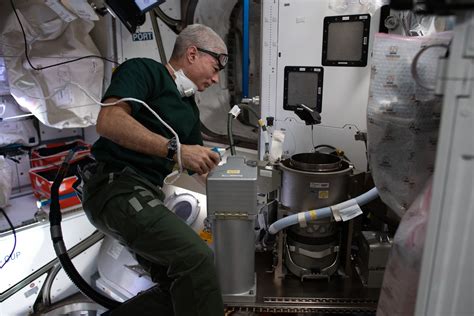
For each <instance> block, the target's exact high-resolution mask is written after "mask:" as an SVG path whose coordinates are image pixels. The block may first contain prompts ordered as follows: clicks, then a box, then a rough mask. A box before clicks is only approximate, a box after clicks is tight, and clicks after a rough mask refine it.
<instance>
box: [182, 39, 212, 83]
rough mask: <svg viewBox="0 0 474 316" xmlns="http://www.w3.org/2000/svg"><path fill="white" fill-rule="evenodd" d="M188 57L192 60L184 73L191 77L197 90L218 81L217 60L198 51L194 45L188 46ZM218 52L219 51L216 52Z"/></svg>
mask: <svg viewBox="0 0 474 316" xmlns="http://www.w3.org/2000/svg"><path fill="white" fill-rule="evenodd" d="M188 53H189V55H188V56H191V57H188V58H191V59H190V60H192V62H191V64H190V65H189V67H188V69H187V71H186V75H187V76H188V77H189V79H191V80H192V81H193V82H194V83H195V84H196V86H197V87H198V91H204V90H205V89H207V88H209V87H210V86H211V85H213V84H214V83H217V82H219V71H220V68H219V62H218V60H217V59H216V58H215V57H213V56H211V55H210V54H207V53H204V52H199V51H198V49H197V48H196V47H195V46H191V47H189V48H188ZM216 53H220V52H216Z"/></svg>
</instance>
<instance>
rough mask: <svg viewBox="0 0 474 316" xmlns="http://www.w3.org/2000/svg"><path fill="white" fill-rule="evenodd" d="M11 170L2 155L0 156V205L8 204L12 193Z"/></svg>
mask: <svg viewBox="0 0 474 316" xmlns="http://www.w3.org/2000/svg"><path fill="white" fill-rule="evenodd" d="M12 182H13V170H12V169H11V167H10V165H9V164H7V162H6V161H5V157H4V156H0V207H5V206H7V205H8V201H9V200H10V196H11V193H12Z"/></svg>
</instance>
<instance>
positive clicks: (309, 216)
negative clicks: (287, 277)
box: [268, 187, 379, 235]
mask: <svg viewBox="0 0 474 316" xmlns="http://www.w3.org/2000/svg"><path fill="white" fill-rule="evenodd" d="M378 196H379V193H378V191H377V188H375V187H374V188H372V189H371V190H369V191H367V192H365V193H363V194H361V195H359V196H358V197H356V198H354V199H351V200H348V201H345V202H342V203H339V204H336V205H333V206H327V207H323V208H319V209H316V210H310V211H305V212H300V213H296V214H292V215H290V216H287V217H283V218H282V219H279V220H277V221H276V222H274V223H273V224H272V225H270V227H269V228H268V233H269V234H272V235H274V234H276V233H278V232H279V231H280V230H282V229H284V228H287V227H288V226H292V225H295V224H298V223H299V219H300V218H302V217H304V220H305V221H306V222H309V221H312V220H315V219H323V218H329V217H331V216H332V208H333V207H338V206H340V205H347V206H349V205H355V204H358V205H364V204H367V203H369V202H370V201H372V200H374V199H375V198H377V197H378Z"/></svg>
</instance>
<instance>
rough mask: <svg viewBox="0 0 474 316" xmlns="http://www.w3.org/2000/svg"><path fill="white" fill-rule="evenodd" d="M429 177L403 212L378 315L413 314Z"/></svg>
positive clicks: (429, 202)
mask: <svg viewBox="0 0 474 316" xmlns="http://www.w3.org/2000/svg"><path fill="white" fill-rule="evenodd" d="M431 194H432V179H429V180H428V182H427V183H426V185H425V188H424V189H423V191H422V193H421V194H420V195H419V196H418V197H417V199H416V200H415V202H414V203H413V204H412V205H411V206H410V208H409V210H408V211H407V212H406V213H405V215H404V216H403V218H402V221H401V222H400V225H399V226H398V229H397V232H396V234H395V237H394V240H393V246H392V250H391V252H390V256H389V259H388V263H387V266H386V267H385V274H384V279H383V285H382V290H381V292H380V298H379V304H378V307H377V316H392V315H404V316H409V315H413V313H414V311H415V306H416V295H417V292H418V282H419V279H420V272H421V261H422V257H423V247H424V245H425V238H426V229H427V226H428V218H429V213H430V206H431Z"/></svg>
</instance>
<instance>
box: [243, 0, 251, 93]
mask: <svg viewBox="0 0 474 316" xmlns="http://www.w3.org/2000/svg"><path fill="white" fill-rule="evenodd" d="M249 9H250V1H249V0H244V4H243V8H242V32H243V36H242V37H243V38H242V42H243V43H242V97H244V98H246V97H248V94H249V50H250V48H249Z"/></svg>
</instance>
